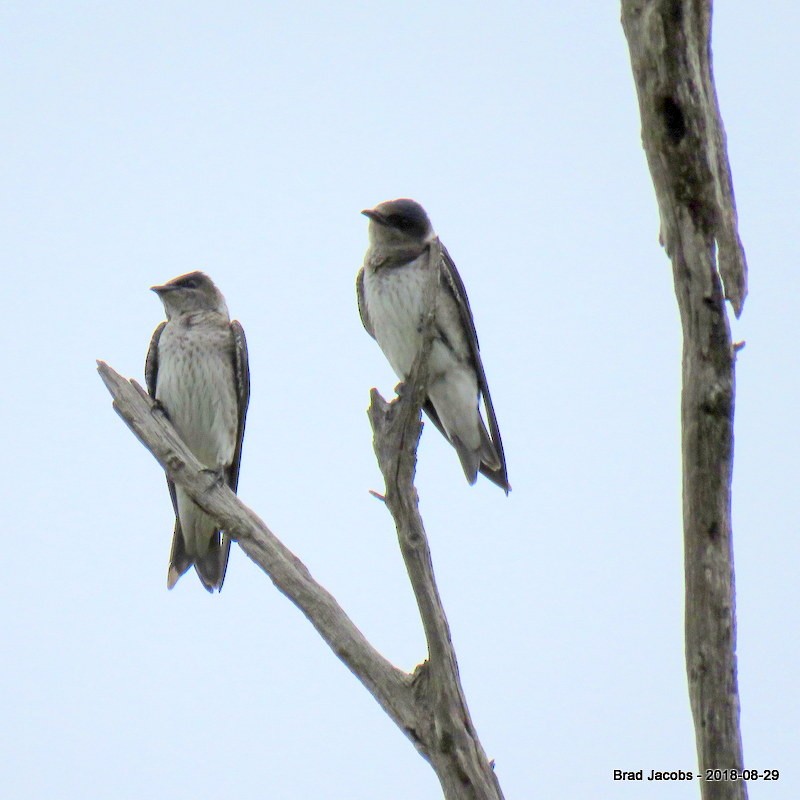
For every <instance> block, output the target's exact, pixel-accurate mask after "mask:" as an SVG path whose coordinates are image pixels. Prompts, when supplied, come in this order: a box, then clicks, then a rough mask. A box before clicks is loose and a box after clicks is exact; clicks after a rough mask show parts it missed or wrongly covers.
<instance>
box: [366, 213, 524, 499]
mask: <svg viewBox="0 0 800 800" xmlns="http://www.w3.org/2000/svg"><path fill="white" fill-rule="evenodd" d="M361 213H362V214H364V215H365V216H366V217H368V219H369V230H368V233H369V246H368V247H367V252H366V254H365V256H364V264H363V266H362V267H361V269H360V270H359V271H358V275H357V277H356V295H357V299H358V310H359V314H360V316H361V322H362V324H363V325H364V328H365V329H366V331H367V333H369V335H370V336H372V338H373V339H375V340H376V341H377V342H378V345H379V346H380V348H381V350H383V353H384V355H385V356H386V358H387V360H388V361H389V364H390V365H391V367H392V369H393V370H394V372H395V374H396V375H397V377H398V378H400V380H401V381H405V380H406V379H407V378H408V375H409V373H410V372H411V368H412V365H413V364H414V360H415V358H416V355H417V353H418V352H419V350H420V348H421V346H422V330H423V314H424V313H425V309H426V302H425V300H426V298H425V291H426V287H427V286H429V285H430V283H429V281H428V270H427V269H426V266H427V264H428V254H429V249H430V247H431V246H432V245H433V244H434V243H435V241H436V240H437V238H438V237H437V236H436V233H435V232H434V230H433V227H432V225H431V222H430V219H429V218H428V214H427V213H426V211H425V209H424V208H423V207H422V206H421V205H420V204H419V203H417V202H416V201H415V200H410V199H408V198H399V199H397V200H387V201H385V202H383V203H379V204H378V205H377V206H375V207H374V208H368V209H365V210H364V211H362V212H361ZM439 245H440V249H441V259H440V260H439V263H438V265H437V268H438V270H439V281H438V289H437V296H436V319H435V322H434V330H433V342H432V346H431V351H430V361H429V369H428V376H429V377H428V386H427V398H426V400H425V402H424V404H423V410H424V411H425V413H426V414H427V416H428V418H429V419H430V420H431V421H432V422H433V424H434V425H435V426H436V427H437V428H438V429H439V431H440V432H441V433H442V434H443V435H444V436H445V438H446V439H447V440H448V441H449V442H450V444H452V445H453V447H454V448H455V450H456V453H457V454H458V458H459V460H460V462H461V467H462V469H463V470H464V475H465V476H466V479H467V481H468V482H469V484H470V485H472V484H474V483H475V482H476V480H477V477H478V472H480V473H482V474H483V475H485V476H486V477H487V478H488V479H489V480H490V481H492V482H493V483H495V484H497V485H498V486H499V487H500V488H501V489H503V490H504V491H505V493H506V494H508V493H509V491H510V490H511V486H510V484H509V482H508V470H507V467H506V459H505V454H504V452H503V443H502V440H501V438H500V429H499V427H498V425H497V417H496V415H495V411H494V406H493V405H492V398H491V395H490V394H489V385H488V383H487V381H486V373H485V371H484V368H483V362H482V361H481V354H480V349H479V346H478V335H477V333H476V331H475V322H474V320H473V317H472V311H471V309H470V305H469V300H468V299H467V292H466V289H465V288H464V283H463V281H462V280H461V276H460V275H459V274H458V270H457V269H456V265H455V264H454V263H453V259H452V258H451V257H450V254H449V253H448V252H447V248H445V246H444V245H443V244H442V243H441V242H439ZM481 400H483V406H484V409H485V411H486V417H487V420H488V430H487V425H486V423H485V422H484V419H483V416H482V415H481V411H480V401H481Z"/></svg>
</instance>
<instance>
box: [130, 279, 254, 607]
mask: <svg viewBox="0 0 800 800" xmlns="http://www.w3.org/2000/svg"><path fill="white" fill-rule="evenodd" d="M152 290H153V291H154V292H155V293H156V294H157V295H158V296H159V297H160V298H161V301H162V302H163V303H164V310H165V311H166V314H167V319H166V321H165V322H162V323H161V324H160V325H159V326H158V327H157V328H156V330H155V333H153V338H152V340H151V342H150V349H149V350H148V353H147V362H146V364H145V378H146V380H147V390H148V392H149V393H150V395H151V396H152V397H154V398H155V399H156V400H157V401H158V402H159V403H160V404H161V407H162V408H163V409H164V412H165V413H166V415H167V416H168V417H169V420H170V422H171V423H172V425H173V426H174V427H175V430H176V431H177V432H178V434H179V435H180V437H181V438H182V439H183V441H184V442H185V443H186V445H187V446H188V448H189V449H190V450H191V451H192V453H194V455H195V456H196V457H197V459H198V460H199V461H200V462H201V463H202V464H204V465H205V466H206V467H207V468H208V469H212V470H216V471H219V472H220V473H221V474H222V475H223V476H224V479H225V481H226V482H227V484H228V486H230V488H231V489H233V491H234V492H235V491H236V486H237V484H238V482H239V462H240V460H241V457H242V438H243V436H244V421H245V415H246V414H247V403H248V401H249V399H250V370H249V367H248V363H247V342H246V341H245V338H244V331H243V330H242V326H241V325H240V324H239V323H238V322H237V321H236V320H234V321H233V322H231V320H230V317H229V316H228V307H227V306H226V305H225V298H224V297H223V296H222V293H221V292H220V290H219V289H217V287H216V286H215V285H214V282H213V281H212V280H211V278H209V277H208V275H205V274H204V273H202V272H190V273H188V274H187V275H181V276H180V277H178V278H174V279H173V280H171V281H169V282H168V283H165V284H164V285H163V286H153V287H152ZM167 486H168V487H169V494H170V497H171V498H172V506H173V508H174V510H175V531H174V533H173V536H172V552H171V553H170V557H169V570H168V573H167V586H168V588H170V589H172V587H173V586H175V584H176V583H177V581H178V578H180V577H181V575H183V573H184V572H186V570H188V569H189V567H191V566H192V565H194V568H195V570H196V571H197V575H198V576H199V578H200V581H201V582H202V584H203V586H205V588H206V589H208V591H209V592H212V591H213V590H214V589H217V590H220V589H221V588H222V582H223V581H224V580H225V570H226V569H227V566H228V553H229V552H230V547H231V541H230V538H229V537H228V536H227V534H225V533H222V532H221V531H220V530H219V528H218V526H217V523H216V522H214V520H213V519H212V518H211V517H209V516H208V515H207V514H206V513H205V512H204V511H203V510H202V509H201V508H200V507H199V506H198V505H197V504H196V503H195V502H194V501H193V500H192V499H191V497H189V495H188V494H187V493H186V492H185V491H184V490H183V489H182V488H181V487H180V486H176V485H175V484H174V483H173V482H172V481H171V480H169V479H167Z"/></svg>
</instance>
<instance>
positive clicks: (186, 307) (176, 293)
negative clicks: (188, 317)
mask: <svg viewBox="0 0 800 800" xmlns="http://www.w3.org/2000/svg"><path fill="white" fill-rule="evenodd" d="M150 288H151V289H152V290H153V291H154V292H155V293H156V294H157V295H158V296H159V297H160V298H161V302H162V303H164V310H165V311H166V312H167V319H172V318H173V317H176V316H179V315H180V314H188V313H192V312H195V311H216V312H217V313H219V314H223V315H224V316H226V317H227V316H228V307H227V306H226V305H225V298H224V297H223V296H222V292H220V290H219V289H217V286H216V284H215V283H214V281H212V280H211V278H209V277H208V275H206V274H205V273H204V272H199V271H197V272H188V273H187V274H186V275H179V276H178V277H177V278H173V279H172V280H171V281H167V283H165V284H163V285H162V286H151V287H150Z"/></svg>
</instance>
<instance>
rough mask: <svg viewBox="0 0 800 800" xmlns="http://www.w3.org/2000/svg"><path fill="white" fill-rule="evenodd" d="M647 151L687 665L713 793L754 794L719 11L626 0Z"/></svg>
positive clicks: (737, 298) (735, 273) (734, 255)
mask: <svg viewBox="0 0 800 800" xmlns="http://www.w3.org/2000/svg"><path fill="white" fill-rule="evenodd" d="M622 25H623V28H624V31H625V35H626V37H627V40H628V46H629V49H630V56H631V64H632V67H633V76H634V81H635V83H636V90H637V94H638V98H639V111H640V115H641V120H642V141H643V144H644V149H645V153H646V155H647V162H648V165H649V167H650V173H651V176H652V179H653V185H654V187H655V192H656V198H657V200H658V207H659V212H660V217H661V242H662V244H663V245H664V246H665V248H666V251H667V255H668V256H669V257H670V259H671V260H672V269H673V277H674V283H675V294H676V296H677V300H678V307H679V309H680V315H681V324H682V328H683V390H682V399H681V421H682V461H683V528H684V550H685V575H686V609H685V613H686V620H685V622H686V668H687V675H688V681H689V698H690V702H691V708H692V715H693V718H694V726H695V738H696V745H697V754H698V762H699V767H700V772H701V776H702V777H701V781H700V786H701V796H702V797H703V798H704V800H718V799H719V800H721V799H722V798H726V799H727V798H736V800H743V798H746V797H747V787H746V784H745V782H744V781H743V780H742V779H741V778H739V779H735V780H722V781H707V780H706V779H705V778H706V770H713V769H720V770H729V771H730V770H736V771H739V772H741V770H742V769H743V756H742V740H741V732H740V728H739V693H738V686H737V678H736V618H735V593H734V571H733V545H732V528H731V477H732V469H733V415H734V397H735V374H734V370H735V361H736V349H737V348H736V347H735V346H734V345H733V344H732V342H731V334H730V326H729V321H728V316H727V308H726V304H725V301H726V300H729V301H730V302H731V304H732V306H733V309H734V312H735V313H736V315H737V316H739V314H740V313H741V311H742V306H743V304H744V299H745V296H746V294H747V264H746V261H745V255H744V250H743V248H742V245H741V242H740V240H739V234H738V229H737V217H736V205H735V202H734V197H733V184H732V180H731V173H730V166H729V164H728V157H727V150H726V145H725V133H724V130H723V126H722V120H721V118H720V113H719V107H718V104H717V97H716V90H715V88H714V79H713V75H712V69H711V38H710V37H711V2H710V0H622Z"/></svg>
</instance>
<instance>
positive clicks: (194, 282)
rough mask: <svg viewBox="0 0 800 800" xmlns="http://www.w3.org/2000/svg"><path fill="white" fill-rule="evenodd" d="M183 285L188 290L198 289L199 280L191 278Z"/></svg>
mask: <svg viewBox="0 0 800 800" xmlns="http://www.w3.org/2000/svg"><path fill="white" fill-rule="evenodd" d="M183 285H184V286H185V287H186V288H187V289H196V288H197V278H189V279H188V280H185V281H184V282H183Z"/></svg>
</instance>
